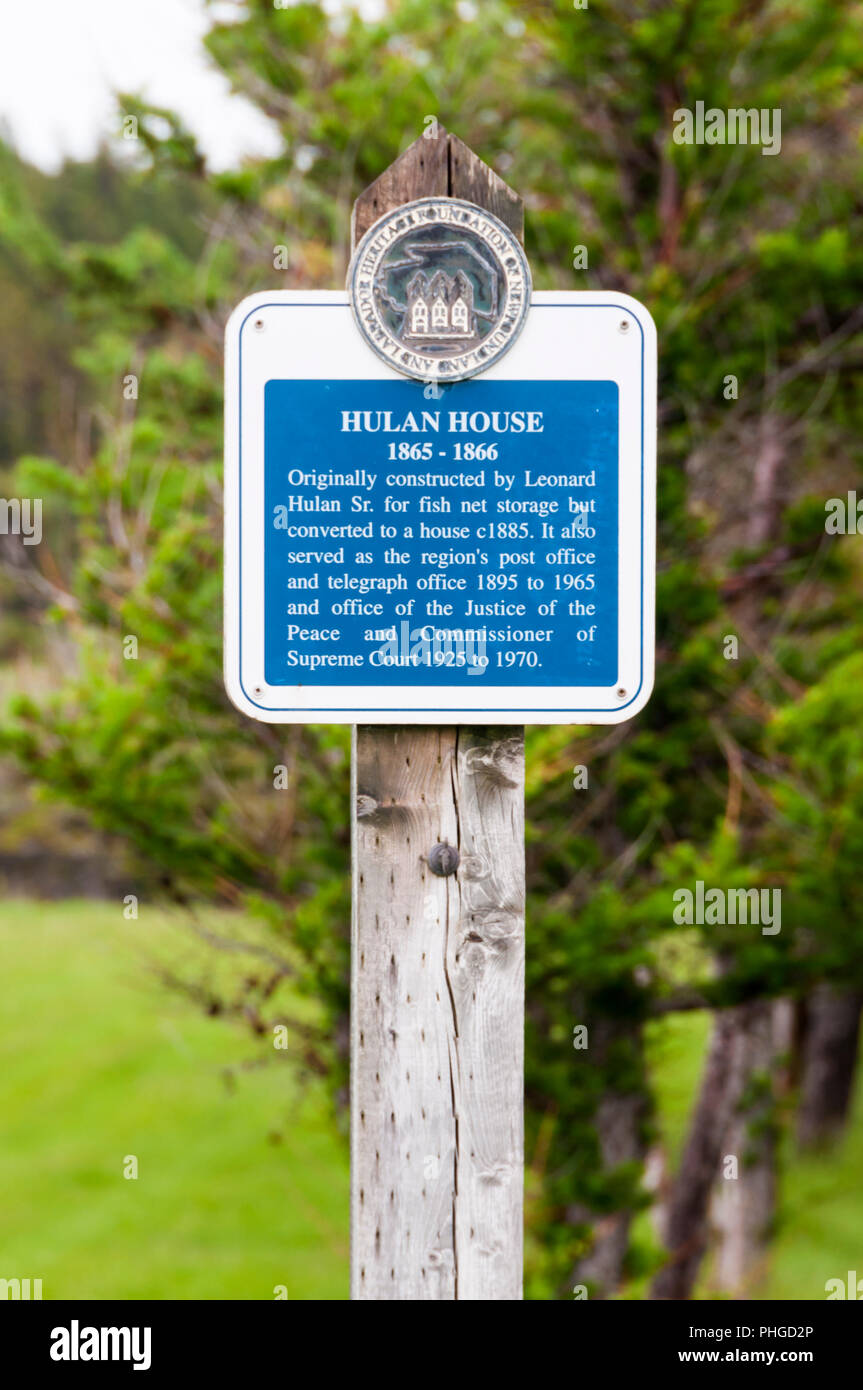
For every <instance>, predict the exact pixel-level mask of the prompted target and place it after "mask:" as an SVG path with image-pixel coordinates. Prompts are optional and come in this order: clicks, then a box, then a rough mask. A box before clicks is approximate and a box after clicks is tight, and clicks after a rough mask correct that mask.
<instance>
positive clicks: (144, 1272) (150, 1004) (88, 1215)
mask: <svg viewBox="0 0 863 1390" xmlns="http://www.w3.org/2000/svg"><path fill="white" fill-rule="evenodd" d="M181 921H182V919H179V918H178V919H171V918H169V916H168V915H167V914H166V913H160V912H156V911H154V910H153V909H148V908H145V907H142V909H141V916H140V918H139V919H138V920H137V921H126V920H124V918H123V915H122V911H121V909H120V907H119V906H116V905H113V904H104V903H80V902H73V903H69V902H64V903H56V904H55V903H38V904H36V903H29V902H12V903H6V904H5V905H4V906H3V908H2V912H0V960H2V976H3V986H2V996H3V1014H2V1025H0V1026H2V1041H3V1056H4V1059H5V1060H4V1064H3V1067H2V1069H0V1184H2V1191H3V1193H4V1199H5V1200H4V1217H3V1229H2V1236H0V1263H2V1268H0V1277H7V1278H12V1277H19V1278H26V1277H30V1278H41V1279H42V1281H43V1297H44V1298H46V1299H51V1298H76V1299H77V1298H85V1299H86V1298H91V1299H95V1298H121V1299H131V1298H145V1299H158V1298H164V1299H170V1298H205V1299H218V1298H230V1299H272V1298H273V1296H274V1295H273V1290H274V1288H275V1286H276V1285H286V1286H287V1289H288V1296H289V1297H290V1298H292V1299H341V1298H346V1297H347V1255H348V1159H347V1152H346V1149H345V1147H344V1145H343V1143H342V1142H341V1140H340V1139H339V1137H338V1136H337V1135H336V1132H335V1129H334V1126H333V1124H332V1121H331V1120H330V1119H328V1117H327V1110H326V1105H325V1102H324V1099H323V1097H322V1096H321V1095H320V1093H319V1092H316V1091H314V1090H312V1091H306V1092H303V1091H302V1089H301V1088H300V1086H299V1084H298V1083H297V1080H296V1078H295V1076H294V1075H293V1073H292V1068H291V1066H290V1064H289V1063H288V1064H287V1065H273V1066H269V1067H265V1068H262V1069H258V1070H250V1071H240V1072H239V1073H236V1072H234V1073H232V1075H233V1076H234V1084H233V1085H232V1086H230V1087H229V1086H227V1085H226V1080H225V1068H226V1067H231V1066H233V1065H234V1064H236V1063H238V1062H241V1061H242V1060H244V1059H246V1058H251V1057H252V1056H254V1055H255V1052H254V1049H253V1046H252V1043H251V1040H250V1039H249V1038H248V1037H247V1036H246V1035H245V1034H244V1033H243V1032H242V1031H241V1030H240V1029H239V1028H238V1027H235V1026H233V1025H230V1024H227V1023H225V1022H223V1021H221V1020H218V1019H216V1020H210V1019H207V1018H205V1017H204V1016H203V1015H202V1014H201V1013H200V1012H198V1011H197V1010H196V1008H195V1005H194V1004H192V1003H191V1002H188V1001H186V1000H185V999H184V998H182V997H180V996H178V995H174V994H172V993H171V992H169V991H168V990H167V989H166V988H165V987H164V985H162V984H161V983H160V982H159V981H158V979H157V978H156V976H155V974H154V972H153V971H152V970H151V969H150V968H149V962H150V961H151V959H152V958H153V957H154V956H158V957H160V958H161V959H166V958H167V959H170V960H171V962H172V964H177V963H178V962H181V963H185V964H186V965H189V963H190V962H194V963H195V964H196V965H197V966H198V968H199V969H204V970H217V971H218V970H221V969H224V968H226V967H225V966H223V965H222V963H221V962H219V963H217V964H214V965H210V964H208V963H206V962H205V963H203V964H202V961H205V958H204V957H203V955H202V950H201V948H200V946H198V945H195V946H190V945H188V944H187V943H185V942H184V937H183V934H182V927H181V925H180V924H181ZM207 921H208V925H210V926H213V925H216V926H218V925H219V923H220V919H219V917H218V916H217V915H216V914H208V918H207ZM221 921H222V922H224V918H223V919H221ZM208 955H209V953H208ZM230 968H233V969H234V970H236V968H237V967H236V961H234V962H233V963H232V965H231V967H230ZM127 1155H134V1156H135V1157H136V1158H137V1160H138V1177H137V1179H127V1178H125V1177H124V1176H123V1169H124V1163H125V1160H126V1156H127Z"/></svg>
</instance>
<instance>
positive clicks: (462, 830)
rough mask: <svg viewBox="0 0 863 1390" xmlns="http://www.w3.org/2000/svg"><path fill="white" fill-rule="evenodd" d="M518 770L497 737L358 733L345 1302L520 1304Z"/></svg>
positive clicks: (505, 736)
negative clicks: (449, 849) (454, 850)
mask: <svg viewBox="0 0 863 1390" xmlns="http://www.w3.org/2000/svg"><path fill="white" fill-rule="evenodd" d="M523 766H524V763H523V745H522V739H521V736H520V732H516V733H514V732H513V730H512V729H501V730H482V729H467V728H462V729H453V728H447V729H433V728H427V727H425V726H416V727H410V728H393V727H386V728H376V727H367V726H366V727H362V728H360V729H358V730H357V734H356V744H355V756H354V781H355V788H354V792H355V805H356V807H357V811H356V814H355V817H354V921H353V937H352V990H351V1059H352V1073H351V1156H352V1166H351V1194H352V1197H351V1200H352V1222H351V1225H352V1242H351V1256H352V1278H351V1294H352V1297H353V1298H355V1299H408V1300H426V1299H429V1300H432V1299H433V1300H452V1299H459V1300H464V1299H468V1300H471V1299H473V1300H483V1299H489V1300H497V1299H519V1298H521V1249H522V1172H523V1138H522V1109H523V1102H522V1093H523V1085H524V1081H523V1033H524V848H523V846H524V821H523V799H524V784H523ZM444 841H446V842H448V843H449V844H452V845H456V846H457V847H458V849H459V852H460V855H461V862H460V865H459V868H458V871H457V872H456V873H455V874H453V875H451V876H449V877H446V878H438V877H435V875H433V874H432V873H431V872H430V870H429V868H428V865H427V864H426V862H425V856H426V855H427V853H428V851H429V850H430V849H431V847H432V846H433V845H435V844H438V843H443V842H444Z"/></svg>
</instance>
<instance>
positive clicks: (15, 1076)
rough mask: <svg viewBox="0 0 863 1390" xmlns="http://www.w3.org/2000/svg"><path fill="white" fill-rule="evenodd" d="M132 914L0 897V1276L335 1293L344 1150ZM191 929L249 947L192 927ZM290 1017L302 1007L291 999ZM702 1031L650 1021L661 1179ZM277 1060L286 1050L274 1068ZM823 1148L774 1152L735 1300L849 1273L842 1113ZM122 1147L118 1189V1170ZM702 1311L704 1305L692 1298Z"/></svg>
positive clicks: (70, 1285) (163, 1290) (288, 1078)
mask: <svg viewBox="0 0 863 1390" xmlns="http://www.w3.org/2000/svg"><path fill="white" fill-rule="evenodd" d="M184 920H185V919H184V918H183V917H182V916H171V915H169V914H168V913H166V912H158V911H155V910H153V909H150V908H147V907H146V906H143V907H142V909H141V916H140V918H139V919H138V920H137V921H126V920H125V919H124V918H123V915H122V911H121V908H120V907H119V905H114V904H105V903H82V902H71V903H70V902H65V903H56V904H55V903H38V904H37V903H28V902H12V903H6V904H5V905H4V906H3V908H2V910H0V968H2V978H3V985H2V999H3V1012H2V1021H0V1037H2V1044H3V1048H2V1055H3V1066H2V1068H0V1184H2V1191H3V1193H4V1214H3V1224H2V1235H0V1277H6V1278H15V1277H18V1278H28V1277H29V1278H31V1279H42V1281H43V1296H44V1297H45V1298H46V1299H51V1298H55V1299H56V1298H72V1299H79V1298H83V1299H87V1298H97V1299H98V1298H119V1299H130V1298H143V1299H150V1298H203V1299H218V1298H230V1299H234V1298H240V1299H271V1298H272V1297H273V1290H274V1288H275V1286H277V1285H286V1286H287V1289H288V1294H289V1297H290V1298H292V1299H343V1298H346V1297H347V1278H348V1275H347V1256H348V1157H347V1151H346V1148H345V1146H344V1144H343V1142H342V1141H341V1139H340V1138H339V1137H338V1136H337V1134H336V1132H335V1128H334V1125H333V1122H332V1120H331V1118H330V1117H329V1112H328V1109H327V1105H326V1102H325V1100H324V1097H323V1096H322V1094H321V1093H320V1091H319V1090H317V1089H315V1088H311V1089H306V1090H304V1089H302V1088H301V1087H300V1085H299V1083H298V1081H297V1078H296V1076H295V1075H294V1072H293V1069H292V1066H291V1064H290V1061H288V1063H287V1064H286V1065H273V1066H270V1067H266V1068H262V1069H257V1070H249V1071H243V1070H239V1071H237V1070H233V1071H232V1072H231V1075H232V1076H233V1078H234V1081H233V1084H232V1085H231V1086H228V1085H226V1079H225V1072H226V1068H236V1066H237V1064H238V1063H241V1062H242V1061H243V1060H245V1059H251V1058H253V1057H255V1056H258V1055H260V1053H259V1052H257V1051H256V1050H255V1048H254V1046H253V1044H252V1041H251V1039H250V1038H249V1037H248V1035H247V1034H246V1033H245V1032H244V1031H242V1030H241V1029H240V1028H239V1027H236V1026H234V1025H232V1024H228V1023H225V1022H224V1021H222V1020H220V1019H207V1018H205V1017H204V1016H203V1015H202V1014H201V1012H200V1011H199V1010H198V1009H197V1008H196V1006H195V1005H194V1004H192V1003H191V1002H189V1001H187V1000H185V999H184V998H183V997H181V996H179V995H177V994H174V993H172V992H171V991H169V990H167V989H166V988H165V986H164V984H163V983H162V982H161V981H160V980H159V978H158V977H157V974H156V973H155V972H154V970H153V969H152V965H153V961H154V960H161V961H167V962H170V964H171V966H172V967H173V968H175V969H176V970H177V971H179V972H180V973H185V974H188V973H190V972H191V973H193V974H195V975H196V976H197V977H199V978H202V977H203V978H207V977H208V976H210V977H213V976H215V977H217V978H218V979H220V980H221V981H222V982H223V983H224V982H225V981H226V980H228V979H231V978H235V977H236V972H237V970H238V968H241V967H238V958H237V957H235V956H232V957H224V956H220V955H218V953H214V952H213V951H212V950H209V949H204V948H202V947H201V945H200V944H199V943H198V942H196V941H195V940H194V938H191V937H190V936H189V935H188V933H186V932H184V929H183V923H184ZM205 920H206V925H207V926H208V927H210V928H212V929H215V930H219V929H220V928H224V927H226V926H229V927H230V930H231V932H232V933H233V934H236V933H237V931H238V930H242V931H243V932H244V933H247V934H248V935H249V936H254V935H255V930H256V929H255V928H254V926H253V925H252V924H249V923H244V922H243V920H242V919H239V918H236V917H231V918H228V917H227V916H226V915H224V914H222V915H220V914H218V913H207V914H206V917H205ZM297 1008H298V1010H299V1011H302V1010H306V1011H308V1008H309V1005H308V1002H307V1001H298V1003H297ZM707 1037H708V1019H707V1018H706V1016H704V1015H702V1014H698V1013H695V1014H684V1015H679V1016H676V1017H670V1018H667V1019H664V1020H662V1022H661V1023H658V1024H656V1025H654V1026H653V1027H652V1028H651V1032H650V1040H649V1058H650V1067H651V1074H652V1077H653V1081H654V1085H655V1087H656V1095H657V1107H658V1113H657V1123H658V1127H659V1130H660V1133H661V1137H662V1141H663V1143H664V1145H665V1147H666V1149H667V1152H668V1155H669V1160H670V1163H671V1164H672V1166H674V1165H676V1163H677V1161H678V1159H679V1156H680V1152H681V1149H682V1145H683V1143H684V1140H685V1137H686V1129H687V1125H688V1122H689V1116H690V1108H691V1105H692V1101H693V1098H694V1096H695V1094H696V1090H697V1086H698V1082H699V1077H700V1073H701V1067H702V1063H703V1058H704V1050H705V1047H706V1043H707ZM288 1056H289V1058H290V1053H289V1054H288ZM860 1099H861V1097H860V1095H858V1104H857V1106H856V1109H855V1116H854V1120H853V1123H852V1125H851V1127H850V1129H849V1132H848V1134H847V1136H846V1138H845V1140H844V1142H843V1143H842V1144H841V1145H840V1146H839V1148H838V1149H836V1150H834V1151H833V1152H832V1153H831V1154H828V1155H825V1156H823V1157H817V1158H801V1157H800V1156H799V1155H797V1154H796V1153H795V1152H794V1149H793V1145H792V1144H791V1143H790V1142H786V1144H785V1146H784V1152H783V1158H782V1171H781V1175H780V1203H779V1212H778V1220H777V1233H776V1239H775V1241H774V1243H773V1245H772V1247H771V1250H770V1253H769V1258H768V1261H767V1264H766V1268H765V1271H764V1277H763V1278H762V1280H761V1281H760V1282H759V1283H758V1284H757V1285H756V1286H754V1287H753V1288H752V1290H751V1296H752V1297H753V1298H778V1299H821V1298H823V1297H824V1296H825V1292H824V1285H825V1283H826V1281H827V1280H828V1279H832V1278H844V1277H845V1275H846V1272H847V1271H848V1270H849V1269H857V1270H859V1272H860V1274H861V1275H863V1184H861V1183H860V1177H859V1175H860V1172H861V1171H863V1106H861V1104H860ZM127 1155H134V1156H135V1157H136V1158H137V1160H138V1178H137V1179H127V1178H124V1176H123V1168H124V1163H125V1161H126V1157H127ZM636 1243H637V1246H638V1250H639V1252H640V1256H639V1258H637V1260H636V1266H637V1267H640V1269H641V1275H640V1277H637V1278H634V1279H633V1280H632V1282H631V1283H630V1285H629V1286H628V1288H627V1289H626V1291H625V1294H624V1296H626V1297H630V1298H631V1297H636V1298H637V1297H643V1296H644V1293H645V1290H646V1287H647V1283H648V1282H649V1280H648V1278H647V1271H648V1269H649V1268H650V1267H652V1266H653V1264H654V1262H655V1259H656V1258H657V1257H658V1254H659V1252H658V1247H657V1244H656V1239H655V1235H654V1234H653V1232H652V1230H651V1227H650V1221H649V1218H648V1217H647V1216H646V1215H642V1216H640V1217H639V1218H638V1221H637V1222H636ZM700 1296H701V1297H705V1296H707V1297H709V1296H710V1293H709V1289H708V1288H707V1287H706V1285H702V1288H701V1291H700Z"/></svg>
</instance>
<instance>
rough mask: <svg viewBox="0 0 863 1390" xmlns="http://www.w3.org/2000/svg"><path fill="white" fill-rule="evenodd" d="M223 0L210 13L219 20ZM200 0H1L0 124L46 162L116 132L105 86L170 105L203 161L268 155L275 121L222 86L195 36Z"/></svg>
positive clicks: (227, 7)
mask: <svg viewBox="0 0 863 1390" xmlns="http://www.w3.org/2000/svg"><path fill="white" fill-rule="evenodd" d="M235 12H236V7H235V6H234V5H233V4H231V3H230V0H224V3H222V4H220V5H218V6H215V7H212V8H211V10H210V14H211V15H212V16H213V17H215V18H219V19H229V18H231V17H232V15H233V14H234V13H235ZM208 27H209V16H208V13H207V9H206V6H205V5H204V3H203V0H74V3H71V2H70V0H3V3H2V6H0V123H2V125H3V127H4V133H6V134H8V135H11V137H12V140H13V142H14V144H15V146H16V148H17V149H18V150H19V151H20V152H21V154H22V155H24V157H25V158H27V159H30V160H32V161H33V163H35V164H38V165H40V167H41V168H43V169H46V170H49V171H52V170H55V169H56V168H57V167H58V166H59V165H60V164H61V163H62V160H63V158H64V156H70V157H72V158H77V159H87V158H89V157H90V156H91V155H92V154H93V152H94V151H95V149H96V146H97V144H98V143H99V140H100V138H105V137H112V136H116V135H117V134H118V124H117V119H116V114H115V112H116V107H115V103H114V100H113V96H112V93H113V92H115V91H118V90H124V91H129V92H137V93H140V94H141V95H142V96H143V97H144V98H145V100H147V101H150V102H152V103H153V104H155V105H157V106H166V107H168V108H170V109H172V110H175V111H177V112H178V113H179V114H180V115H181V116H182V118H183V120H184V121H185V123H186V124H187V125H188V127H189V128H190V129H191V130H192V131H193V132H194V133H195V135H196V137H197V139H198V142H199V144H200V147H201V149H202V150H203V152H204V154H205V155H206V157H207V159H208V161H209V163H210V164H211V166H212V167H213V168H216V169H224V168H230V167H232V166H235V165H237V164H238V163H239V162H240V161H241V160H242V159H243V157H244V156H245V155H274V154H276V153H277V152H278V150H279V148H280V145H281V140H280V136H279V133H278V131H277V129H276V127H275V126H274V125H273V124H272V123H271V122H270V121H268V120H267V119H266V117H265V116H263V115H262V114H261V113H260V112H259V111H257V110H256V109H255V107H253V106H252V105H251V104H250V103H249V102H247V101H245V100H244V99H243V98H241V97H237V96H233V95H232V94H231V90H230V85H229V83H228V80H227V78H226V77H225V76H224V75H223V74H222V73H221V72H219V71H218V69H217V68H215V66H214V65H213V64H211V62H210V59H209V56H208V54H207V53H206V51H205V49H204V47H203V43H202V39H203V36H204V35H205V34H206V32H207V29H208Z"/></svg>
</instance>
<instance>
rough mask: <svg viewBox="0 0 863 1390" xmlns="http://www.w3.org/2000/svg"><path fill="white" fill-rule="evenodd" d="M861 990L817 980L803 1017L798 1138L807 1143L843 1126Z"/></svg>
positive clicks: (828, 1136) (853, 1066)
mask: <svg viewBox="0 0 863 1390" xmlns="http://www.w3.org/2000/svg"><path fill="white" fill-rule="evenodd" d="M861 1008H863V994H861V993H860V992H859V991H858V990H837V989H836V988H835V987H834V986H833V985H827V984H822V985H817V986H816V988H815V989H814V990H813V991H812V993H811V994H810V995H809V998H808V999H807V1000H806V1004H805V1009H804V1016H803V1028H804V1032H803V1069H802V1077H801V1084H800V1109H799V1112H798V1117H797V1137H798V1141H799V1143H800V1145H801V1147H803V1148H815V1147H817V1146H819V1145H823V1144H826V1143H829V1142H830V1141H831V1140H833V1139H835V1138H836V1137H837V1136H838V1135H839V1134H840V1133H841V1131H842V1130H843V1129H844V1127H845V1123H846V1121H847V1119H848V1111H849V1109H850V1106H851V1098H852V1095H853V1088H854V1075H855V1071H856V1067H857V1051H858V1045H859V1041H860V1010H861Z"/></svg>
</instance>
